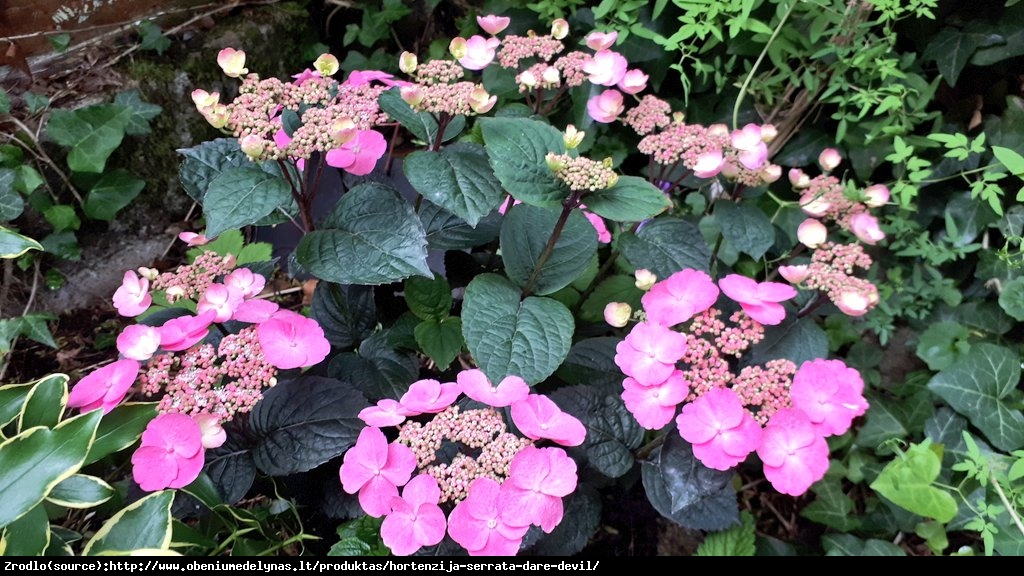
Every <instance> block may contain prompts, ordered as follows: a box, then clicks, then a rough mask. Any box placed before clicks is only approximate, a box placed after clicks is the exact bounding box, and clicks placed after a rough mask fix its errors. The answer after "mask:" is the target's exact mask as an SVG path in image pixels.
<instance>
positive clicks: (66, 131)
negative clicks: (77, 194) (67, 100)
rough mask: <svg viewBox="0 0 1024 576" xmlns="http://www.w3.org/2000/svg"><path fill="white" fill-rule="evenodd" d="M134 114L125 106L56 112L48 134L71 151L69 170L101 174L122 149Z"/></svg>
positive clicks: (52, 115) (60, 110)
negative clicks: (112, 154)
mask: <svg viewBox="0 0 1024 576" xmlns="http://www.w3.org/2000/svg"><path fill="white" fill-rule="evenodd" d="M131 117H132V110H131V109H130V108H128V107H127V106H124V105H121V104H97V105H94V106H88V107H86V108H79V109H78V110H64V109H57V110H54V111H53V112H52V113H51V115H50V120H49V122H47V124H46V133H47V134H49V135H50V137H51V138H53V140H54V141H55V142H56V143H58V144H60V145H61V146H67V147H69V148H71V151H70V152H69V153H68V166H69V167H71V169H72V170H74V171H75V172H93V173H97V174H99V173H101V172H103V169H104V167H105V166H106V163H107V158H109V157H110V154H111V153H112V152H113V151H114V150H116V149H117V147H118V146H120V145H121V140H122V139H124V134H125V128H126V127H127V126H128V123H129V122H130V121H131Z"/></svg>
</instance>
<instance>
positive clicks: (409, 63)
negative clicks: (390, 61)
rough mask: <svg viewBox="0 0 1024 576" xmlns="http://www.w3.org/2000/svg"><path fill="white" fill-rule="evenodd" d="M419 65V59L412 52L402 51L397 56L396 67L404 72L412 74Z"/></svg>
mask: <svg viewBox="0 0 1024 576" xmlns="http://www.w3.org/2000/svg"><path fill="white" fill-rule="evenodd" d="M417 66H419V59H418V58H416V55H415V54H413V53H412V52H402V55H401V56H399V58H398V69H399V70H401V71H402V72H405V73H406V74H412V73H413V72H415V71H416V67H417Z"/></svg>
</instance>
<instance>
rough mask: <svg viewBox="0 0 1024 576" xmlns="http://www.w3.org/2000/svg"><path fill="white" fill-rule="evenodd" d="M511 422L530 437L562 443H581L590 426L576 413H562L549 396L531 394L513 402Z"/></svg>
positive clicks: (573, 444)
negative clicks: (587, 426)
mask: <svg viewBox="0 0 1024 576" xmlns="http://www.w3.org/2000/svg"><path fill="white" fill-rule="evenodd" d="M511 412H512V422H514V423H515V425H516V427H517V428H519V431H520V432H522V433H523V436H526V437H527V438H529V439H531V440H538V439H541V438H546V439H548V440H552V441H554V442H556V443H558V444H561V445H562V446H579V445H580V444H583V440H584V439H585V438H586V436H587V429H586V428H584V427H583V423H582V422H580V421H579V420H577V419H576V417H575V416H572V415H571V414H567V413H565V412H562V410H561V408H559V407H558V405H557V404H555V403H554V402H553V401H552V400H551V399H550V398H548V397H547V396H543V395H541V394H530V395H529V396H527V397H526V398H524V399H523V400H520V401H518V402H515V403H513V404H512V409H511Z"/></svg>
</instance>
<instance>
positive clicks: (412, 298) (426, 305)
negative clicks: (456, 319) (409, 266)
mask: <svg viewBox="0 0 1024 576" xmlns="http://www.w3.org/2000/svg"><path fill="white" fill-rule="evenodd" d="M404 294H405V303H406V304H408V305H409V310H410V311H411V312H412V313H413V314H415V315H416V316H418V317H419V318H420V319H421V320H438V321H440V320H443V319H444V318H447V317H448V314H449V312H451V308H452V288H451V286H449V285H448V281H447V280H445V279H444V276H437V277H436V278H433V279H429V278H423V277H420V276H414V277H412V278H408V279H407V280H406V281H405V290H404Z"/></svg>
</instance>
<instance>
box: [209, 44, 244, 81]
mask: <svg viewBox="0 0 1024 576" xmlns="http://www.w3.org/2000/svg"><path fill="white" fill-rule="evenodd" d="M217 65H218V66H220V69H221V70H223V71H224V74H225V75H226V76H228V77H229V78H238V77H239V76H241V75H243V74H247V73H248V72H249V69H248V68H246V67H245V52H243V51H241V50H235V49H234V48H225V49H223V50H221V51H220V52H218V53H217Z"/></svg>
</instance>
